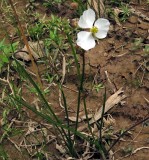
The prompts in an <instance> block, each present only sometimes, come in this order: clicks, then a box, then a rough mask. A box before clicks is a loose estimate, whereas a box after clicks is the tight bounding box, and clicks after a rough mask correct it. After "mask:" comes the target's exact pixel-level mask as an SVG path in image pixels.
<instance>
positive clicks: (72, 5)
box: [70, 2, 78, 9]
mask: <svg viewBox="0 0 149 160" xmlns="http://www.w3.org/2000/svg"><path fill="white" fill-rule="evenodd" d="M70 7H71V8H72V9H77V8H78V3H76V2H72V3H71V4H70Z"/></svg>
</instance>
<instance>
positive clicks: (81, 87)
mask: <svg viewBox="0 0 149 160" xmlns="http://www.w3.org/2000/svg"><path fill="white" fill-rule="evenodd" d="M81 56H82V76H81V81H80V87H79V93H78V105H77V115H76V123H75V132H77V129H78V120H79V112H80V103H81V93H82V92H83V82H84V74H85V55H84V53H83V54H82V55H81ZM75 137H76V134H75V135H74V141H75Z"/></svg>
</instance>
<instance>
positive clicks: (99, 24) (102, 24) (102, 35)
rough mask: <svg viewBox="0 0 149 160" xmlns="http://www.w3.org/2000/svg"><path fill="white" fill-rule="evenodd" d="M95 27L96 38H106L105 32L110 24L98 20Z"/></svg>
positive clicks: (106, 21)
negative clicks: (96, 29) (96, 30)
mask: <svg viewBox="0 0 149 160" xmlns="http://www.w3.org/2000/svg"><path fill="white" fill-rule="evenodd" d="M94 26H95V27H97V28H98V32H97V33H96V34H95V36H96V37H97V38H100V39H102V38H105V37H106V36H107V32H108V30H109V26H110V22H109V20H107V19H104V18H99V19H98V20H97V21H96V22H95V24H94Z"/></svg>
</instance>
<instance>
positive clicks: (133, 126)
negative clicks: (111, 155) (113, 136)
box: [107, 116, 149, 153]
mask: <svg viewBox="0 0 149 160" xmlns="http://www.w3.org/2000/svg"><path fill="white" fill-rule="evenodd" d="M148 119H149V116H148V117H146V118H145V119H143V120H141V121H139V122H137V123H136V124H134V125H132V126H131V127H129V128H128V129H126V130H125V131H124V132H123V133H122V134H121V135H120V136H119V137H118V138H117V140H116V141H115V142H114V143H113V144H112V145H111V146H110V148H109V149H108V150H107V153H108V152H110V150H111V149H112V148H113V147H114V146H115V145H116V144H117V143H118V142H119V140H120V138H121V137H122V136H124V135H125V134H126V133H127V132H128V131H130V130H131V129H133V128H135V127H136V126H138V125H139V124H141V123H143V122H145V121H146V120H148Z"/></svg>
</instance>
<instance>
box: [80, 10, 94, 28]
mask: <svg viewBox="0 0 149 160" xmlns="http://www.w3.org/2000/svg"><path fill="white" fill-rule="evenodd" d="M94 21H95V12H94V11H93V10H92V9H88V10H86V11H84V12H83V15H82V16H81V17H80V19H79V22H78V25H79V27H81V28H92V26H93V23H94Z"/></svg>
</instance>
